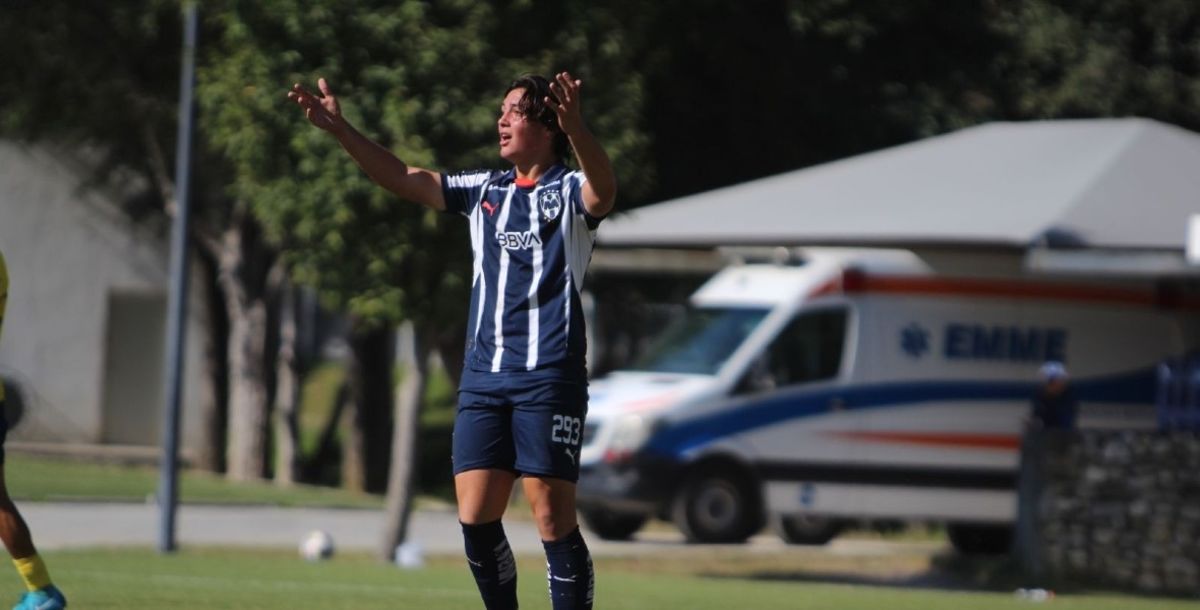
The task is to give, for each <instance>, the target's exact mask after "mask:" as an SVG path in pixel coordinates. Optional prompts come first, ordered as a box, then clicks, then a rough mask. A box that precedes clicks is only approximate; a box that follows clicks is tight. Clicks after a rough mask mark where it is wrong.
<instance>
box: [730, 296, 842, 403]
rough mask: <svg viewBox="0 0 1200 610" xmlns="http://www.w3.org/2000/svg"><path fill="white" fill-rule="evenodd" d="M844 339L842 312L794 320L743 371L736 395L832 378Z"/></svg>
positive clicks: (822, 312) (836, 370)
mask: <svg viewBox="0 0 1200 610" xmlns="http://www.w3.org/2000/svg"><path fill="white" fill-rule="evenodd" d="M845 335H846V310H845V309H826V310H822V311H814V312H808V313H803V314H801V315H799V316H797V317H796V318H795V319H793V320H792V321H791V322H790V323H789V324H788V325H787V327H786V328H784V329H783V332H781V333H779V336H777V337H775V340H774V341H772V342H771V345H770V346H768V347H767V349H766V350H765V351H764V353H763V355H762V356H761V357H760V358H759V360H758V361H757V362H755V363H754V364H753V365H751V367H750V369H749V370H748V371H746V375H745V377H743V379H742V382H741V383H740V384H738V389H737V392H738V393H753V392H761V391H766V390H771V389H774V388H782V387H786V386H790V385H796V384H801V383H808V382H812V381H821V380H823V379H831V378H833V377H836V376H837V374H838V369H839V368H840V367H841V364H842V348H843V346H844V345H845Z"/></svg>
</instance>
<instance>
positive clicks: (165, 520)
mask: <svg viewBox="0 0 1200 610" xmlns="http://www.w3.org/2000/svg"><path fill="white" fill-rule="evenodd" d="M184 11H185V17H184V27H183V66H182V70H181V73H180V75H179V133H178V135H177V140H176V147H175V204H176V210H175V221H174V223H173V226H172V227H171V280H170V281H171V292H170V296H169V297H168V299H169V300H168V313H167V367H166V372H167V379H166V382H167V383H166V401H165V406H166V414H165V417H163V429H162V437H163V452H162V463H161V464H160V467H159V470H160V476H159V487H158V506H159V510H160V513H161V515H160V517H161V520H160V528H159V536H158V551H159V552H160V553H171V552H174V551H175V507H176V504H177V503H178V501H179V492H178V489H177V486H176V483H177V482H178V475H179V473H178V454H179V400H180V396H181V395H182V394H183V348H184V344H185V339H186V337H187V334H186V332H185V330H184V328H185V326H186V320H187V301H188V247H187V236H188V216H189V214H188V200H189V197H188V190H189V189H188V186H189V182H190V177H191V176H190V172H191V153H192V88H193V85H194V84H195V66H196V29H197V26H196V21H197V19H196V3H195V2H188V3H187V5H186V7H185V8H184Z"/></svg>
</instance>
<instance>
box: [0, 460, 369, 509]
mask: <svg viewBox="0 0 1200 610" xmlns="http://www.w3.org/2000/svg"><path fill="white" fill-rule="evenodd" d="M4 474H5V478H6V479H7V483H8V490H9V493H11V494H12V496H13V497H14V498H16V499H17V501H18V502H21V501H39V502H40V501H48V500H66V501H71V500H101V501H122V502H143V501H145V500H146V498H147V497H148V496H151V495H153V494H154V492H155V490H156V489H157V488H158V476H159V473H158V469H157V468H156V467H152V466H123V465H116V464H93V463H87V462H81V461H78V460H68V459H56V458H45V457H34V456H29V455H22V454H19V453H15V452H9V454H8V457H7V458H6V461H5V466H4ZM179 492H180V498H181V499H182V501H183V502H189V503H220V504H272V505H276V506H328V507H342V508H382V507H383V498H381V497H379V496H373V495H370V494H364V493H354V492H349V491H346V490H342V489H334V488H330V487H317V486H311V485H297V486H292V487H279V486H276V485H273V484H270V483H234V482H230V481H227V480H225V479H224V478H222V477H220V476H217V475H213V474H209V473H206V472H195V471H184V472H182V473H181V477H180V483H179Z"/></svg>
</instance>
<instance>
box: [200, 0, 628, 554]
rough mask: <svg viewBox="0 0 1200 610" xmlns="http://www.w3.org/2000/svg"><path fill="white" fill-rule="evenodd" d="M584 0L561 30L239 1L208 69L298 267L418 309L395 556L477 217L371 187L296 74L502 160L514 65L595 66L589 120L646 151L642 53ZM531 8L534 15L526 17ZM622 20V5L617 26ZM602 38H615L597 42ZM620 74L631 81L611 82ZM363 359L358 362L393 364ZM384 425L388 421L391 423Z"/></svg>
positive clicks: (375, 5) (243, 168) (433, 143)
mask: <svg viewBox="0 0 1200 610" xmlns="http://www.w3.org/2000/svg"><path fill="white" fill-rule="evenodd" d="M497 4H502V3H497ZM567 4H570V5H572V7H574V8H577V9H580V13H581V15H580V16H578V17H575V18H574V19H572V20H568V21H567V23H566V25H565V26H563V24H561V23H559V24H558V26H556V27H557V28H558V29H556V28H555V27H540V26H542V25H545V26H549V25H550V24H551V23H553V18H554V16H557V15H559V14H560V13H559V12H558V11H556V10H553V9H551V10H549V11H548V12H549V13H550V15H543V14H542V12H543V11H540V10H539V11H534V10H533V8H532V6H530V5H528V4H525V3H516V4H514V5H511V6H506V7H505V9H506V10H503V11H501V10H497V7H496V6H494V5H492V4H485V3H467V2H456V1H443V2H415V1H408V2H399V3H396V2H378V1H360V2H355V3H351V4H349V5H347V4H346V3H338V5H337V7H338V8H337V10H333V9H332V8H331V7H332V6H333V4H332V3H329V4H319V5H317V6H316V7H314V6H313V4H312V3H306V4H305V6H304V7H303V10H301V8H302V7H301V6H300V5H299V3H297V2H295V1H291V0H279V1H276V2H268V3H260V4H255V5H253V6H247V5H235V6H231V7H229V8H228V9H227V10H226V11H224V12H223V13H222V17H221V19H222V22H221V27H220V30H221V32H222V38H221V41H220V45H221V50H220V52H218V53H216V54H214V55H212V56H211V57H212V58H213V61H212V63H210V64H208V65H207V67H206V68H205V69H204V70H203V71H202V72H201V90H202V92H203V93H202V97H201V107H202V109H203V122H204V123H205V124H207V125H209V126H210V128H212V129H213V140H212V141H213V142H214V144H215V145H216V146H217V147H218V149H219V150H220V152H221V154H222V155H223V156H225V157H226V158H228V159H230V160H231V161H232V163H233V167H234V172H233V174H232V181H231V193H232V195H233V196H234V197H236V198H237V199H239V200H246V201H253V202H254V209H255V212H256V213H257V214H258V215H259V217H260V218H261V219H262V220H263V222H264V224H265V226H266V227H267V229H268V231H269V233H270V235H271V236H272V238H273V240H275V242H276V243H278V244H280V247H281V249H282V252H283V256H284V259H285V260H286V261H287V263H288V264H289V265H290V267H291V268H292V270H293V277H295V278H296V280H297V281H298V282H300V283H303V284H306V285H310V286H313V287H315V288H317V289H318V290H319V291H320V294H321V295H322V296H323V298H324V299H325V300H326V302H327V303H329V304H331V305H333V306H335V307H343V308H346V309H348V310H349V311H350V312H352V314H353V315H354V316H355V319H356V320H357V322H356V327H358V328H360V329H362V331H361V332H362V333H370V332H371V331H370V330H369V329H371V328H381V327H383V328H386V327H390V326H393V325H395V324H397V323H399V322H400V321H402V320H407V321H411V323H412V328H413V332H412V334H411V342H406V343H405V345H406V350H405V351H406V352H408V353H407V357H406V358H405V359H404V360H405V361H406V362H408V363H409V366H408V368H407V369H406V371H405V374H404V383H402V384H401V385H400V386H399V388H398V390H397V394H396V400H395V406H394V408H395V412H394V413H393V414H392V416H391V418H390V419H391V423H392V425H393V426H394V428H393V429H394V430H395V432H394V434H392V435H390V436H389V440H391V439H393V438H394V440H393V441H392V442H391V443H390V448H391V453H392V459H391V461H390V472H391V475H392V476H391V479H390V481H389V484H388V496H389V500H388V506H389V514H390V518H389V522H390V524H391V525H390V528H389V533H388V535H386V536H385V540H384V541H383V545H382V549H381V555H382V556H384V557H390V556H391V551H392V549H394V547H395V545H396V544H397V543H398V542H400V541H402V540H403V539H404V535H405V525H406V517H407V513H408V510H409V507H410V505H411V497H412V496H411V493H412V490H411V481H412V475H411V473H412V465H413V464H414V463H415V447H416V441H417V435H416V434H415V431H416V426H417V423H418V413H419V400H420V397H421V396H422V395H423V387H424V383H425V363H426V362H427V361H428V359H429V356H430V353H431V351H432V350H433V349H434V348H435V347H441V348H442V350H443V352H444V353H445V352H454V353H457V356H458V357H457V358H454V357H451V358H446V360H447V361H448V362H450V363H451V364H452V366H453V363H455V362H456V361H457V362H461V353H462V352H461V347H460V346H461V343H462V333H463V326H464V321H465V319H466V311H465V308H466V304H467V295H468V291H469V282H470V276H469V273H470V260H469V248H468V247H467V244H466V237H467V235H466V233H467V231H466V227H465V226H464V225H463V224H462V221H461V219H457V218H450V217H447V216H445V215H438V214H434V213H432V212H428V211H426V210H424V209H422V208H419V207H417V206H415V205H408V204H399V203H397V202H395V201H394V198H393V197H391V196H390V195H388V194H387V193H385V192H384V191H382V190H381V189H379V188H378V187H375V186H374V185H372V184H371V183H370V181H369V180H368V179H367V178H366V176H365V175H363V174H362V173H361V171H360V170H359V169H358V168H357V167H356V166H355V165H354V164H353V162H351V161H350V160H349V159H348V158H347V157H346V156H345V155H344V154H343V153H342V152H341V151H340V149H339V148H338V147H337V144H336V142H334V141H333V140H332V139H331V138H328V137H327V136H326V135H325V134H323V133H322V132H320V131H318V130H316V129H313V128H311V127H310V126H309V125H307V123H306V122H305V121H304V119H303V117H302V115H301V113H300V112H298V111H297V110H296V109H294V108H290V107H286V106H285V100H284V98H283V93H284V92H285V90H286V87H287V86H289V85H290V84H291V81H293V80H294V81H303V82H306V83H308V84H309V86H312V84H313V83H314V81H315V77H316V76H318V75H321V76H325V77H327V78H329V80H330V82H331V83H332V85H333V87H334V89H335V90H336V91H337V92H338V94H339V96H340V99H341V100H343V106H344V108H343V110H344V112H345V113H346V115H347V116H348V117H349V118H350V119H351V121H352V122H353V123H354V124H355V125H357V126H358V127H359V128H360V129H361V130H363V131H364V132H365V133H368V134H371V135H372V136H373V137H374V138H375V139H377V140H379V141H380V142H381V143H382V144H384V145H385V146H387V147H389V148H391V149H393V150H395V151H396V152H397V153H398V154H399V156H400V157H401V158H403V159H405V160H406V161H408V162H411V163H413V164H414V165H419V166H423V167H433V168H446V169H455V168H470V167H480V166H489V165H490V166H494V165H496V164H497V163H498V161H497V160H496V159H495V144H494V135H493V134H494V133H495V126H494V125H495V106H496V104H497V103H498V100H499V99H500V96H501V94H502V93H503V90H504V87H505V85H506V83H507V82H508V80H509V79H511V78H512V77H513V76H515V75H517V74H519V73H520V72H525V71H537V70H541V71H543V72H549V71H550V68H551V67H555V66H558V67H561V66H566V65H571V66H572V67H573V69H576V67H577V69H579V70H580V72H581V73H582V74H584V75H585V76H584V78H589V76H590V75H589V72H590V71H591V70H592V69H595V70H596V72H598V73H601V74H604V75H606V76H607V75H612V76H613V77H614V80H613V81H611V82H609V83H605V81H604V80H603V77H602V76H599V75H598V76H597V77H596V80H597V82H599V83H605V84H603V85H598V86H597V87H596V88H595V90H596V91H597V95H596V99H595V101H594V102H592V101H591V100H590V99H589V102H588V103H589V117H591V118H592V120H593V124H594V125H596V129H597V131H598V132H601V133H602V134H603V135H602V137H605V138H606V139H608V138H610V137H611V138H612V139H613V140H614V141H616V142H618V145H617V146H616V148H617V150H618V151H620V154H623V155H624V157H623V158H624V163H625V164H627V166H631V165H632V164H633V163H635V162H636V160H637V155H638V153H639V151H640V150H641V148H640V147H641V146H642V144H643V142H644V141H645V140H644V136H642V135H641V134H640V133H639V132H638V129H637V127H638V126H637V125H636V124H630V125H625V126H623V127H621V128H616V118H617V117H622V116H630V115H635V114H636V108H637V105H636V101H637V98H636V97H634V96H632V95H629V96H625V97H624V98H620V97H619V95H620V92H621V91H623V90H626V89H631V90H635V89H636V88H637V87H639V86H640V85H639V82H640V81H639V79H638V78H637V77H636V74H634V75H632V76H629V75H626V77H625V78H623V79H621V80H615V75H616V74H619V73H621V70H620V68H621V67H622V66H626V65H628V64H617V65H616V66H615V67H614V66H612V64H608V63H605V62H604V61H602V60H604V59H608V58H610V57H615V56H619V55H620V53H619V52H618V51H619V49H617V48H613V47H611V46H607V47H606V43H605V42H604V41H598V40H597V39H596V36H597V33H596V31H594V30H590V29H588V28H589V27H591V28H596V26H595V25H592V24H591V23H590V22H588V21H587V15H588V14H595V11H592V10H590V9H588V7H587V5H586V4H585V3H582V2H577V3H567ZM585 9H586V10H585ZM535 17H536V18H537V19H534V18H535ZM526 18H529V19H533V22H532V23H531V22H527V21H524V19H526ZM518 21H519V22H520V24H521V27H519V28H510V26H511V25H512V24H514V23H517V22H518ZM614 22H615V17H614V16H612V15H607V16H606V20H605V21H604V22H603V23H608V24H611V23H614ZM511 32H518V33H523V34H522V35H517V36H513V35H511ZM547 32H555V34H554V35H553V36H549V37H547V36H546V35H545V34H546V33H547ZM502 33H503V35H502ZM490 41H503V42H502V43H501V42H496V43H494V44H493V43H492V42H490ZM594 48H598V49H600V50H599V51H596V52H595V54H593V50H594ZM605 49H607V50H605ZM626 59H628V58H626ZM600 66H603V68H601V67H600ZM610 73H611V74H610ZM604 87H610V88H611V90H612V91H614V92H610V93H608V94H605V93H603V88H604ZM605 101H608V102H610V104H611V105H607V106H606V105H605ZM606 127H611V130H609V131H607V132H606V131H605V128H606ZM630 174H631V175H634V172H630ZM634 182H635V183H636V181H634ZM368 337H369V335H366V336H363V335H360V338H362V339H364V340H365V339H367V338H368ZM356 342H357V341H355V342H352V343H356ZM364 342H366V341H364ZM372 343H373V342H372ZM450 346H453V347H450ZM355 351H356V352H361V353H366V351H367V350H358V349H356V350H355ZM370 353H373V354H375V355H374V357H373V359H374V360H375V361H376V364H377V363H378V362H379V361H380V360H382V359H383V358H384V355H383V354H382V353H381V351H380V350H378V349H372V350H370ZM359 360H360V361H359V363H358V364H357V365H356V370H367V369H372V368H373V369H377V368H378V367H377V366H374V367H372V366H370V363H367V362H365V361H364V360H365V358H360V359H359ZM364 385H367V386H369V385H374V384H373V383H365V384H364ZM383 402H384V401H383V400H382V399H376V400H374V401H372V404H366V403H365V402H364V403H363V404H360V405H359V406H358V408H359V409H360V410H361V411H360V413H359V414H358V415H357V416H356V417H357V418H367V417H371V415H370V414H371V413H373V412H374V411H375V409H377V405H378V404H381V403H383ZM377 424H378V422H377V421H376V424H375V425H372V429H375V430H379V429H386V428H385V427H383V426H381V425H377ZM370 454H371V452H370V451H369V449H368V450H366V451H364V453H363V455H370ZM369 470H370V469H369V468H368V471H369ZM447 472H449V465H448V464H447ZM367 478H368V480H370V479H372V477H371V476H370V474H368V476H367ZM368 488H369V486H368Z"/></svg>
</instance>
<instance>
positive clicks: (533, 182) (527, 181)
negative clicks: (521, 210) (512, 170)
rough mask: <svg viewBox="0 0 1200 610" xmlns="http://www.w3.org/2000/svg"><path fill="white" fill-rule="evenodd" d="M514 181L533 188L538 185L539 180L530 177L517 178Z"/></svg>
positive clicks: (519, 185) (521, 186) (525, 187)
mask: <svg viewBox="0 0 1200 610" xmlns="http://www.w3.org/2000/svg"><path fill="white" fill-rule="evenodd" d="M513 183H514V184H516V185H517V186H518V187H520V188H523V189H531V188H533V187H535V186H537V180H530V179H529V178H517V179H516V180H513Z"/></svg>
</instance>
